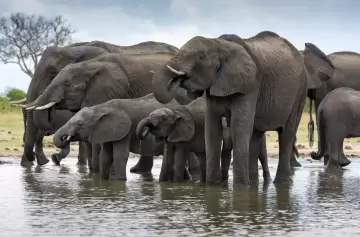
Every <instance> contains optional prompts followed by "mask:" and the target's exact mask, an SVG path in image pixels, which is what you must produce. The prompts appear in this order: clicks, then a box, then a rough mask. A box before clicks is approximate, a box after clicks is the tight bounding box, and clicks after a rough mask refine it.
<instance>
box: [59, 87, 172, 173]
mask: <svg viewBox="0 0 360 237" xmlns="http://www.w3.org/2000/svg"><path fill="white" fill-rule="evenodd" d="M170 105H178V103H177V102H176V101H175V100H173V101H172V102H170V103H168V104H161V103H159V102H158V101H157V100H156V99H155V97H154V96H153V94H149V95H147V96H144V97H141V98H136V99H113V100H109V101H107V102H105V103H102V104H98V105H95V106H91V107H85V108H83V109H81V110H80V111H79V112H78V113H76V114H75V115H74V116H73V117H72V118H71V119H70V120H69V121H68V122H67V123H66V124H65V125H64V126H62V127H61V128H60V129H59V130H57V131H56V133H55V135H54V144H55V145H56V146H57V147H60V148H61V147H63V146H65V145H67V144H68V143H69V142H70V141H79V140H81V141H89V142H90V143H91V144H100V145H101V152H100V163H99V162H98V161H94V160H93V161H92V164H93V165H94V168H95V166H98V165H99V166H100V175H101V177H102V178H103V179H109V175H110V167H111V165H113V166H114V170H115V173H114V174H115V175H114V179H117V180H126V164H127V160H128V156H129V152H133V153H136V154H142V153H140V150H141V147H140V146H141V144H140V140H139V139H138V137H137V136H136V133H135V132H136V127H137V125H138V123H139V121H140V120H142V119H143V118H145V117H146V116H147V115H149V114H150V113H151V112H152V111H154V110H155V109H158V108H162V107H166V106H170ZM141 143H143V144H144V146H145V145H147V147H151V149H152V151H150V152H152V154H149V153H148V154H146V155H147V156H152V155H161V154H162V153H163V151H164V144H163V142H156V141H155V139H154V137H153V136H149V137H148V139H146V140H145V141H142V142H141ZM148 152H149V151H148Z"/></svg>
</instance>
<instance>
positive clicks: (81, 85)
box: [26, 53, 173, 172]
mask: <svg viewBox="0 0 360 237" xmlns="http://www.w3.org/2000/svg"><path fill="white" fill-rule="evenodd" d="M172 56H173V54H171V53H144V54H123V53H108V54H104V55H100V56H99V57H97V58H94V59H92V60H88V61H86V62H79V63H75V64H71V65H68V66H66V67H65V68H64V69H63V70H61V71H60V73H59V74H58V75H57V76H56V77H55V79H54V80H53V81H52V82H51V83H50V85H49V86H48V87H47V88H46V90H44V92H43V93H42V94H41V95H40V96H39V97H38V98H37V99H36V100H35V101H34V102H33V103H31V104H27V105H26V107H27V110H34V109H35V110H34V112H33V113H34V120H35V121H36V123H37V124H40V126H41V127H47V126H50V124H51V123H52V121H53V120H54V119H56V117H54V115H53V113H52V111H54V110H70V111H72V112H77V111H79V110H80V109H82V108H84V107H89V106H93V105H97V104H101V103H104V102H106V101H108V100H111V99H122V98H138V97H142V96H145V95H147V94H150V93H151V83H152V79H153V73H152V72H151V71H152V70H155V69H157V68H159V67H160V66H162V65H163V64H164V63H165V62H166V61H167V60H169V59H170V58H171V57H172ZM44 114H45V116H44ZM99 148H100V147H99V146H97V145H94V146H92V151H91V154H92V155H98V153H99ZM54 158H56V159H57V160H58V162H60V160H61V157H60V158H59V157H54ZM151 160H152V159H151ZM54 161H55V163H57V161H56V160H55V159H54ZM94 171H95V172H97V170H94Z"/></svg>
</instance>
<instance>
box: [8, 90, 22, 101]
mask: <svg viewBox="0 0 360 237" xmlns="http://www.w3.org/2000/svg"><path fill="white" fill-rule="evenodd" d="M6 97H7V98H8V99H9V100H10V101H13V100H21V99H23V98H25V97H26V93H25V92H24V91H22V90H19V89H16V88H12V89H10V90H8V92H7V93H6Z"/></svg>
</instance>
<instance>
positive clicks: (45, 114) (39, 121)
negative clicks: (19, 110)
mask: <svg viewBox="0 0 360 237" xmlns="http://www.w3.org/2000/svg"><path fill="white" fill-rule="evenodd" d="M53 111H54V108H52V109H50V110H35V111H34V115H33V118H34V123H35V126H36V127H37V128H39V129H40V130H43V131H45V132H47V133H52V130H53V125H52V123H51V120H52V114H53Z"/></svg>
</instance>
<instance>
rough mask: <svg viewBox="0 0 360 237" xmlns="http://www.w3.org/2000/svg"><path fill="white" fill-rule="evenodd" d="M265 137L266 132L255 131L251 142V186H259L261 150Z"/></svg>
mask: <svg viewBox="0 0 360 237" xmlns="http://www.w3.org/2000/svg"><path fill="white" fill-rule="evenodd" d="M262 137H264V132H257V131H254V132H253V134H252V136H251V140H250V150H249V180H250V184H251V185H258V184H259V166H258V160H259V153H260V152H259V150H260V142H261V138H262Z"/></svg>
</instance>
